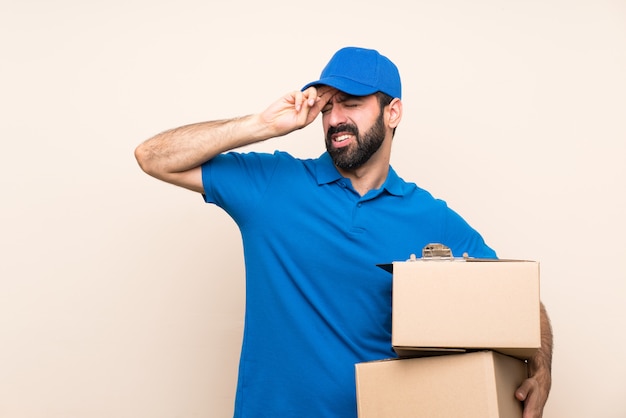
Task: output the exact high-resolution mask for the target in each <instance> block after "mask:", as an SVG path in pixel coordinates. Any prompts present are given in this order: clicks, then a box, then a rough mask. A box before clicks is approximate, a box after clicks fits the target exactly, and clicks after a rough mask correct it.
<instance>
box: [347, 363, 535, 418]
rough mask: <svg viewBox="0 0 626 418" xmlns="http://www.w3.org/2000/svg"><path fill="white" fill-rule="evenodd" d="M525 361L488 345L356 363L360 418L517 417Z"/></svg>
mask: <svg viewBox="0 0 626 418" xmlns="http://www.w3.org/2000/svg"><path fill="white" fill-rule="evenodd" d="M526 377H527V368H526V363H525V362H524V361H523V360H519V359H516V358H513V357H509V356H505V355H502V354H499V353H496V352H493V351H479V352H473V353H466V354H448V355H442V356H435V357H420V358H407V359H390V360H381V361H372V362H367V363H359V364H357V365H356V388H357V405H358V416H359V418H409V417H410V418H451V417H463V418H521V417H522V404H521V402H519V401H518V400H517V399H515V395H514V393H515V390H516V389H517V388H518V387H519V386H520V384H521V383H522V382H523V381H524V379H525V378H526Z"/></svg>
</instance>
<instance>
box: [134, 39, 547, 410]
mask: <svg viewBox="0 0 626 418" xmlns="http://www.w3.org/2000/svg"><path fill="white" fill-rule="evenodd" d="M320 113H321V115H322V124H323V129H324V133H325V135H326V148H327V152H325V153H324V154H323V155H322V156H321V157H319V158H317V159H306V160H302V159H296V158H294V157H292V156H290V155H289V154H287V153H284V152H275V153H274V154H262V153H246V154H244V153H236V152H232V151H231V150H233V149H235V148H237V147H240V146H243V145H248V144H252V143H255V142H260V141H264V140H267V139H270V138H274V137H279V136H283V135H286V134H288V133H290V132H293V131H294V130H297V129H301V128H304V127H305V126H307V125H309V124H310V123H311V122H313V120H315V118H316V117H318V115H319V114H320ZM401 118H402V102H401V82H400V75H399V72H398V70H397V68H396V66H395V65H394V64H393V63H392V62H391V61H390V60H389V59H387V58H386V57H384V56H382V55H380V54H379V53H378V52H377V51H374V50H370V49H364V48H354V47H348V48H343V49H341V50H339V51H338V52H337V53H336V54H335V55H334V56H333V57H332V59H331V60H330V62H329V63H328V65H327V66H326V67H325V68H324V70H323V71H322V75H321V78H320V79H319V80H317V81H314V82H312V83H309V84H307V85H306V86H305V87H304V88H302V90H299V91H294V92H291V93H288V94H286V95H284V96H283V97H282V98H280V99H279V100H278V101H276V102H275V103H273V104H272V105H270V106H269V107H268V108H267V109H266V110H265V111H263V112H262V113H259V114H254V115H248V116H244V117H240V118H235V119H230V120H221V121H212V122H202V123H197V124H192V125H187V126H182V127H179V128H176V129H172V130H170V131H166V132H163V133H161V134H158V135H156V136H155V137H153V138H151V139H149V140H148V141H146V142H144V143H143V144H141V145H140V146H139V147H138V148H137V150H136V152H135V155H136V158H137V160H138V162H139V164H140V166H141V167H142V169H143V170H144V171H146V172H147V173H148V174H150V175H152V176H154V177H156V178H158V179H161V180H164V181H166V182H169V183H172V184H175V185H178V186H181V187H185V188H187V189H190V190H193V191H196V192H198V193H201V194H202V195H203V196H204V199H205V200H206V202H208V203H213V204H216V205H218V206H220V207H221V208H223V209H224V210H225V211H226V212H227V213H228V214H229V215H230V216H231V217H232V218H233V219H234V220H235V222H236V223H237V225H238V226H239V228H240V230H241V234H242V238H243V244H244V256H245V266H246V316H245V329H244V340H243V346H242V351H241V358H240V366H239V379H238V386H237V395H236V402H235V416H236V417H255V418H258V417H272V418H277V417H280V418H285V417H298V418H303V417H315V418H322V417H332V418H346V417H355V416H356V401H355V384H354V365H355V364H356V363H359V362H363V361H370V360H376V359H382V358H388V357H392V356H394V353H393V350H392V348H391V307H390V303H391V277H390V276H389V274H388V273H386V272H385V271H383V270H382V269H380V268H378V267H376V264H377V263H386V262H390V261H396V260H405V259H407V258H408V257H409V256H410V254H411V253H415V252H418V251H419V250H420V249H421V248H422V247H424V246H425V245H426V244H428V243H432V242H438V243H443V244H445V245H447V246H448V247H450V248H451V249H452V252H453V254H454V255H461V254H463V253H464V252H467V253H468V254H469V255H470V256H472V257H483V258H484V257H492V258H493V257H495V256H496V255H495V253H494V251H493V250H492V249H491V248H489V247H488V246H487V245H486V244H485V242H484V241H483V239H482V237H481V236H480V235H479V234H478V233H477V232H476V231H475V230H474V229H472V228H471V227H470V226H469V225H468V224H467V223H466V222H465V221H464V220H463V219H462V218H461V217H460V216H459V215H458V214H456V213H455V212H454V211H452V210H451V209H449V208H448V207H447V206H446V204H445V202H443V201H441V200H437V199H434V198H433V197H432V196H431V195H430V194H429V193H428V192H426V191H424V190H422V189H420V188H419V187H417V186H416V185H415V184H412V183H407V182H405V181H404V180H402V179H401V178H400V177H398V175H397V174H396V173H395V171H394V170H393V169H392V168H391V167H390V165H389V161H390V155H391V144H392V138H393V136H394V133H395V128H396V127H397V126H398V124H399V123H400V120H401ZM542 331H543V337H544V345H543V347H542V350H541V352H540V353H539V354H537V356H536V357H535V358H534V359H532V361H531V369H532V377H531V378H530V379H528V380H526V381H525V382H524V383H523V385H522V386H521V387H520V388H519V389H518V391H517V392H516V396H517V397H518V398H519V399H520V400H521V401H525V415H524V417H525V418H530V417H540V416H541V414H542V410H543V406H544V404H545V402H546V400H547V397H548V393H549V390H550V382H551V375H550V363H551V344H552V336H551V331H550V326H549V322H548V318H547V315H546V314H545V311H544V310H543V308H542Z"/></svg>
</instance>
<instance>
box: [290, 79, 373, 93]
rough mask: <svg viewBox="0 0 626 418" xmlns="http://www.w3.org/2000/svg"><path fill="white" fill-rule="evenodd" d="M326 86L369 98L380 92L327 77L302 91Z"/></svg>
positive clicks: (354, 83) (313, 82)
mask: <svg viewBox="0 0 626 418" xmlns="http://www.w3.org/2000/svg"><path fill="white" fill-rule="evenodd" d="M318 85H325V86H330V87H334V88H336V89H337V90H340V91H342V92H344V93H347V94H350V95H352V96H368V95H370V94H374V93H376V92H377V91H378V89H377V88H376V87H372V86H368V85H366V84H361V83H358V82H356V81H354V80H349V79H347V78H342V77H327V78H320V79H319V80H317V81H312V82H310V83H309V84H307V85H306V86H304V87H302V91H304V90H306V89H308V88H309V87H311V86H318Z"/></svg>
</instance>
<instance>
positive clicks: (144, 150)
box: [135, 143, 154, 175]
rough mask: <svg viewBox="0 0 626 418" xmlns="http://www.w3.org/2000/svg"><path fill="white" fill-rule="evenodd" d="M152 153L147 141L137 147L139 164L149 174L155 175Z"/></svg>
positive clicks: (136, 157) (136, 155)
mask: <svg viewBox="0 0 626 418" xmlns="http://www.w3.org/2000/svg"><path fill="white" fill-rule="evenodd" d="M151 155H152V153H151V152H150V150H149V149H148V147H147V146H146V144H145V143H143V144H141V145H139V146H138V147H137V148H135V160H137V164H139V167H140V168H141V169H142V170H143V171H144V172H145V173H147V174H150V175H154V170H153V168H152V164H151V161H152V158H151Z"/></svg>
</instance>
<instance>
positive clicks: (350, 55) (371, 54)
mask: <svg viewBox="0 0 626 418" xmlns="http://www.w3.org/2000/svg"><path fill="white" fill-rule="evenodd" d="M318 84H324V85H327V86H331V87H334V88H336V89H337V90H341V91H343V92H344V93H347V94H351V95H353V96H367V95H370V94H374V93H376V92H379V91H381V92H383V93H385V94H388V95H389V96H391V97H394V98H396V97H397V98H401V96H402V84H401V83H400V73H399V72H398V67H396V65H395V64H394V63H393V62H391V61H390V60H389V58H387V57H385V56H383V55H381V54H379V53H378V51H376V50H373V49H365V48H357V47H353V46H349V47H345V48H342V49H340V50H339V51H337V52H335V55H333V57H332V58H331V59H330V61H329V62H328V64H326V67H324V70H322V74H321V76H320V79H319V80H317V81H312V82H310V83H309V84H307V85H306V86H304V87H302V91H304V90H306V89H308V88H309V87H311V86H315V85H318Z"/></svg>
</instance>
